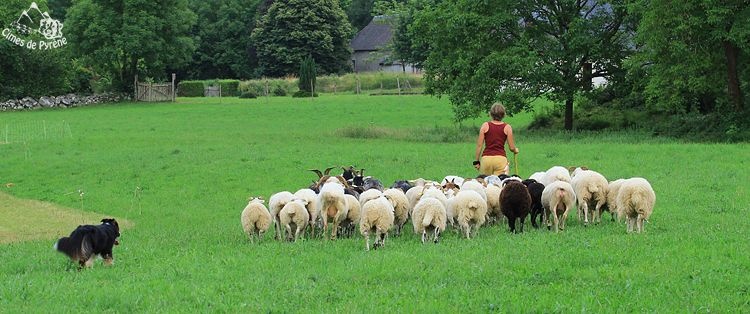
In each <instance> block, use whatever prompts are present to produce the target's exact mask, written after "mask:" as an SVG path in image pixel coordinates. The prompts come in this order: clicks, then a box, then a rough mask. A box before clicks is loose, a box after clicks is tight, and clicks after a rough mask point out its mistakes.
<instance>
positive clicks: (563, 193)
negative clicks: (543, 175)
mask: <svg viewBox="0 0 750 314" xmlns="http://www.w3.org/2000/svg"><path fill="white" fill-rule="evenodd" d="M575 200H576V194H575V192H574V191H573V187H572V186H571V185H570V183H568V182H565V181H553V182H552V183H550V184H549V185H545V186H544V191H542V207H544V216H545V217H544V219H545V220H546V221H547V229H551V228H552V223H553V222H554V225H555V232H557V231H559V230H565V221H566V220H567V219H568V212H569V211H570V209H571V208H573V204H574V203H575ZM550 216H551V217H550Z"/></svg>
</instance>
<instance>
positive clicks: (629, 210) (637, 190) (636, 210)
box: [616, 178, 656, 233]
mask: <svg viewBox="0 0 750 314" xmlns="http://www.w3.org/2000/svg"><path fill="white" fill-rule="evenodd" d="M616 202H617V209H618V210H619V211H620V212H621V213H622V214H623V215H624V216H625V217H627V219H628V226H627V230H628V232H632V231H634V229H635V231H636V232H638V233H640V232H641V231H643V222H644V221H648V218H649V217H650V216H651V213H652V212H653V211H654V203H655V202H656V194H655V193H654V189H653V188H651V184H649V183H648V181H646V179H644V178H630V179H627V180H625V181H624V182H623V183H622V185H621V186H620V191H619V193H617V200H616Z"/></svg>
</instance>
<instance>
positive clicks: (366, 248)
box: [364, 231, 370, 251]
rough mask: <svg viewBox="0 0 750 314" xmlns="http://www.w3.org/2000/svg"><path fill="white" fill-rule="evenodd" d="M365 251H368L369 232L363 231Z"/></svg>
mask: <svg viewBox="0 0 750 314" xmlns="http://www.w3.org/2000/svg"><path fill="white" fill-rule="evenodd" d="M364 236H365V251H370V232H369V231H365V234H364Z"/></svg>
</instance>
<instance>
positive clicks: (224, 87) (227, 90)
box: [213, 80, 240, 96]
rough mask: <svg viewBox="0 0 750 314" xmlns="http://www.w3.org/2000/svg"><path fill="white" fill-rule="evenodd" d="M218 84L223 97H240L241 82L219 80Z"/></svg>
mask: <svg viewBox="0 0 750 314" xmlns="http://www.w3.org/2000/svg"><path fill="white" fill-rule="evenodd" d="M216 84H219V85H221V95H222V96H239V95H240V81H239V80H218V81H216ZM213 85H215V84H213Z"/></svg>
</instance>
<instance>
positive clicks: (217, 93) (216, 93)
mask: <svg viewBox="0 0 750 314" xmlns="http://www.w3.org/2000/svg"><path fill="white" fill-rule="evenodd" d="M203 96H205V97H221V85H217V86H206V88H204V89H203Z"/></svg>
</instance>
